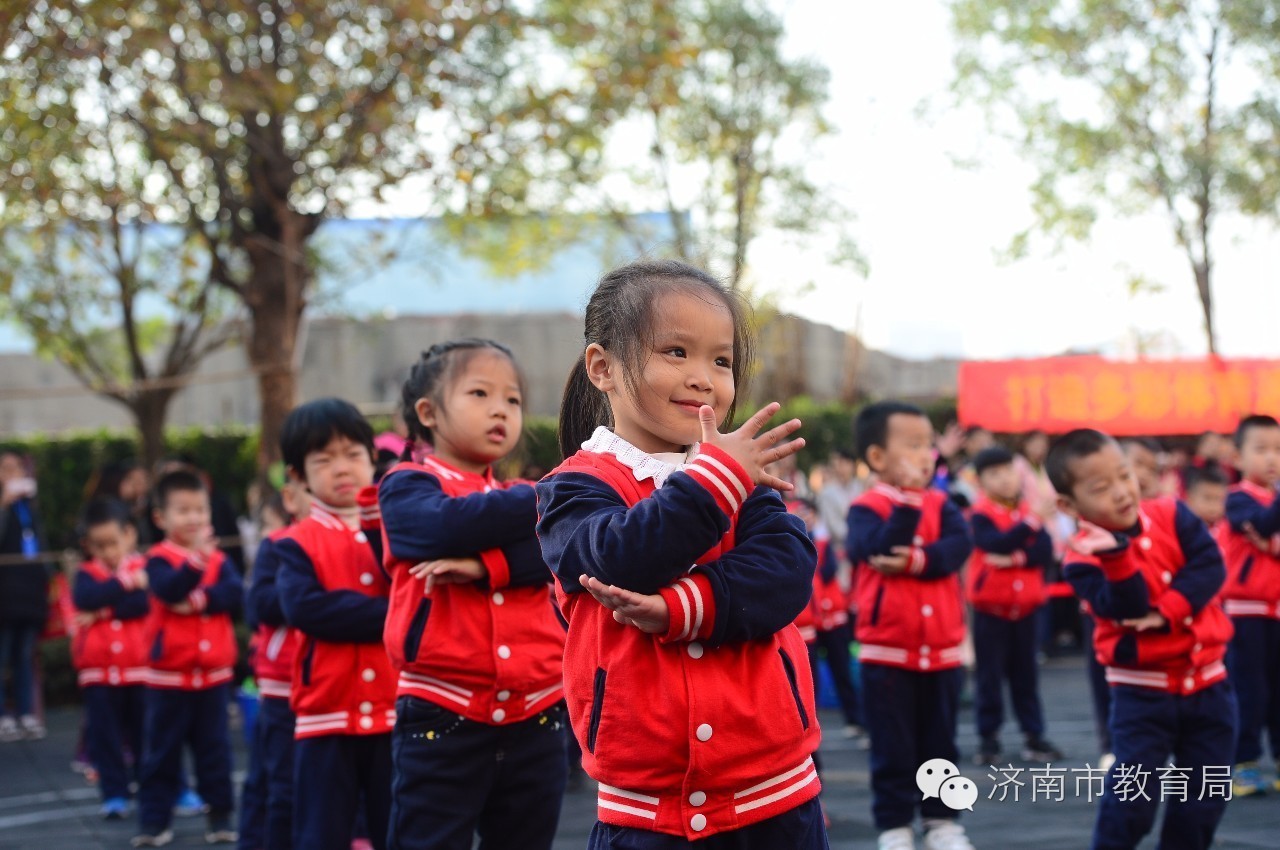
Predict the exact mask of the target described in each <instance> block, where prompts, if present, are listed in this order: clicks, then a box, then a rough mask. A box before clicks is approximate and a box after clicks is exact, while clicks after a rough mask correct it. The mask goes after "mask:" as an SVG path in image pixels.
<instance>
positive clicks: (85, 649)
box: [71, 499, 151, 820]
mask: <svg viewBox="0 0 1280 850" xmlns="http://www.w3.org/2000/svg"><path fill="white" fill-rule="evenodd" d="M80 541H81V545H82V546H83V548H84V551H85V553H86V554H87V555H88V556H89V559H88V560H86V561H85V562H84V563H82V564H81V565H80V568H79V569H78V570H77V571H76V576H75V580H74V583H73V584H72V588H71V601H72V603H73V604H74V605H75V608H76V611H77V615H76V621H77V624H78V627H79V628H78V630H77V631H76V634H75V638H74V640H72V642H71V660H72V663H73V664H74V665H75V668H76V670H77V674H76V675H77V680H78V681H79V683H80V692H81V694H83V695H84V714H85V731H84V745H85V751H86V752H87V753H88V756H89V763H90V764H92V765H93V767H94V769H95V770H97V771H98V786H99V789H100V790H101V792H102V816H103V817H104V818H106V819H107V820H120V819H122V818H123V817H124V816H125V815H126V814H127V813H128V811H129V796H130V794H129V779H130V777H129V770H128V769H127V768H126V767H125V759H124V751H125V748H126V747H127V748H128V749H129V751H130V752H131V753H133V757H134V759H135V760H136V759H139V758H141V756H142V741H143V735H142V722H143V715H144V709H143V697H144V694H143V682H144V681H145V680H146V674H147V650H148V649H149V645H148V627H147V622H148V617H147V615H148V614H150V612H151V602H150V600H149V599H148V598H147V573H146V570H145V569H144V568H143V567H144V565H145V564H144V561H143V559H142V556H141V555H140V554H138V552H137V545H138V533H137V531H136V530H134V527H133V521H132V518H131V517H130V514H129V508H128V507H127V506H126V505H125V504H124V503H122V502H119V501H116V500H115V499H95V500H93V501H92V502H90V503H89V504H88V505H86V506H85V509H84V514H83V515H82V516H81V520H80Z"/></svg>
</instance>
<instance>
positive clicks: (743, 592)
mask: <svg viewBox="0 0 1280 850" xmlns="http://www.w3.org/2000/svg"><path fill="white" fill-rule="evenodd" d="M707 548H710V547H707ZM817 559H818V553H817V551H816V550H815V549H814V547H813V541H812V540H810V539H809V534H808V532H807V531H805V527H804V523H803V522H802V521H801V520H800V518H799V517H797V516H795V515H794V514H791V513H788V512H787V509H786V506H785V505H783V503H782V499H781V498H779V496H778V494H777V493H775V492H774V491H772V490H770V489H769V488H767V487H757V488H756V489H755V491H754V492H753V493H752V494H751V495H750V496H749V497H748V498H747V500H746V502H744V503H743V505H742V510H741V511H740V512H739V514H738V526H737V528H736V529H735V531H734V546H733V548H732V549H730V550H729V551H728V552H726V553H724V554H723V555H721V556H720V557H719V558H717V559H716V560H714V561H711V562H709V563H706V564H703V565H701V566H699V567H698V568H697V572H700V573H704V574H705V575H707V576H708V578H710V579H711V587H712V592H713V594H714V596H715V602H716V622H715V627H714V630H713V631H712V633H711V637H710V638H709V639H708V643H710V644H711V645H712V646H719V645H721V644H724V643H733V642H739V641H747V640H758V639H760V638H767V637H769V636H770V635H772V634H775V633H777V632H778V631H780V630H782V629H783V628H785V627H786V626H787V625H788V624H790V623H791V622H793V621H794V620H795V618H796V617H797V616H799V614H800V612H801V611H803V610H804V608H805V606H806V605H808V604H809V598H810V597H811V596H812V595H813V571H814V566H815V564H816V563H817Z"/></svg>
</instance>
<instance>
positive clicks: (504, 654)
mask: <svg viewBox="0 0 1280 850" xmlns="http://www.w3.org/2000/svg"><path fill="white" fill-rule="evenodd" d="M498 657H499V658H510V657H511V647H509V646H506V645H503V646H500V647H498Z"/></svg>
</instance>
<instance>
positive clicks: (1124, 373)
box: [959, 356, 1280, 436]
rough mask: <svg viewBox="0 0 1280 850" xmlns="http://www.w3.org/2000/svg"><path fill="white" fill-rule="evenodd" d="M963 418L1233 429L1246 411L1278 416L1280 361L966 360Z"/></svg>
mask: <svg viewBox="0 0 1280 850" xmlns="http://www.w3.org/2000/svg"><path fill="white" fill-rule="evenodd" d="M959 396H960V398H959V417H960V422H961V424H963V425H981V426H983V427H984V428H988V429H990V430H992V431H1002V432H1009V433H1017V432H1023V431H1030V430H1032V429H1035V428H1039V429H1041V430H1043V431H1047V432H1049V433H1051V434H1060V433H1063V432H1066V431H1070V430H1071V429H1072V428H1098V429H1100V430H1103V431H1106V432H1107V433H1109V434H1114V435H1116V436H1136V435H1162V434H1198V433H1200V432H1202V431H1221V432H1230V431H1233V430H1235V427H1236V423H1237V422H1238V421H1239V419H1240V417H1241V416H1245V415H1247V414H1250V413H1269V414H1271V415H1273V416H1276V415H1280V360H1222V359H1220V358H1205V359H1200V360H1149V361H1139V362H1119V361H1113V360H1104V359H1103V358H1101V357H1093V356H1086V357H1049V358H1043V359H1037V360H1004V361H989V362H969V363H961V364H960V375H959Z"/></svg>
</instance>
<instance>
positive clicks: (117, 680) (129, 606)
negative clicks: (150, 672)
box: [71, 554, 151, 687]
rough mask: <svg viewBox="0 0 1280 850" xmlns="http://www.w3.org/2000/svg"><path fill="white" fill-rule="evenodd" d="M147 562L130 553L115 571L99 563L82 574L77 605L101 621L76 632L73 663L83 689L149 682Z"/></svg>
mask: <svg viewBox="0 0 1280 850" xmlns="http://www.w3.org/2000/svg"><path fill="white" fill-rule="evenodd" d="M144 566H145V562H144V561H143V560H142V556H141V555H137V554H134V555H130V556H129V557H128V558H126V559H125V560H124V561H123V562H122V563H121V564H120V567H119V568H118V569H117V570H115V571H114V572H113V571H112V570H111V569H110V568H108V567H107V565H106V564H104V563H102V562H101V561H98V560H92V561H85V562H84V563H83V564H81V565H80V569H79V570H77V571H76V578H75V583H74V584H73V585H72V588H71V601H72V603H73V604H74V605H75V607H76V610H78V611H84V612H86V613H90V614H96V615H97V617H98V619H97V620H95V621H94V622H93V623H91V624H89V625H88V626H85V627H84V628H82V629H80V631H79V632H77V633H76V636H75V638H74V639H73V640H72V641H71V661H72V663H73V664H74V665H75V668H76V670H77V671H79V672H78V674H77V678H78V680H79V682H80V686H81V687H84V686H85V685H117V686H119V685H141V684H143V683H144V682H145V681H146V678H147V651H148V649H149V648H150V646H151V634H150V627H151V619H150V616H149V615H150V614H151V600H150V599H149V598H148V597H147V591H146V590H145V589H142V588H139V587H138V578H137V577H138V575H139V574H140V573H142V571H143V569H144Z"/></svg>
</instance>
